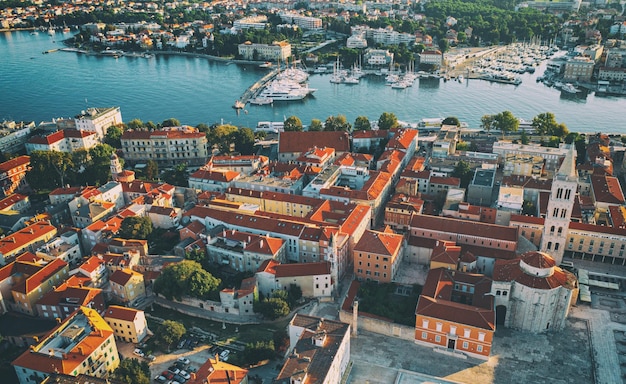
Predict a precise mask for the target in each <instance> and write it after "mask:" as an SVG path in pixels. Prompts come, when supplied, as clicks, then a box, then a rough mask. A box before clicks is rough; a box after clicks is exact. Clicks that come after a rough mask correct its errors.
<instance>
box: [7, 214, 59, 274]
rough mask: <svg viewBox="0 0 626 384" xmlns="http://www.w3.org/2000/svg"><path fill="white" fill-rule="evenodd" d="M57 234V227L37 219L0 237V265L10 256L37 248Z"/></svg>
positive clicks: (8, 259) (33, 250) (34, 250)
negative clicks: (35, 221)
mask: <svg viewBox="0 0 626 384" xmlns="http://www.w3.org/2000/svg"><path fill="white" fill-rule="evenodd" d="M56 234H57V228H56V227H55V226H54V225H51V224H50V223H48V222H46V221H39V222H37V223H35V224H31V225H29V226H27V227H26V228H23V229H20V230H19V231H17V232H14V233H12V234H10V235H8V236H5V237H3V238H2V239H0V265H5V264H6V263H7V262H8V261H10V259H11V258H13V257H15V256H17V255H19V254H21V253H23V252H26V251H30V252H36V251H37V249H38V248H39V247H40V246H41V245H43V244H45V243H46V242H47V241H49V240H50V239H52V238H53V237H54V236H56Z"/></svg>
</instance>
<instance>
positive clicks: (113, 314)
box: [104, 305, 143, 321]
mask: <svg viewBox="0 0 626 384" xmlns="http://www.w3.org/2000/svg"><path fill="white" fill-rule="evenodd" d="M139 312H143V311H140V310H138V309H133V308H127V307H122V306H119V305H111V306H109V308H107V310H106V311H105V312H104V319H105V320H107V319H119V320H123V321H135V318H137V314H138V313H139Z"/></svg>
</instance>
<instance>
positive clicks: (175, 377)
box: [174, 374, 187, 384]
mask: <svg viewBox="0 0 626 384" xmlns="http://www.w3.org/2000/svg"><path fill="white" fill-rule="evenodd" d="M174 380H175V381H178V382H179V383H180V384H185V383H186V382H187V379H185V378H184V377H182V376H181V375H180V374H178V375H174Z"/></svg>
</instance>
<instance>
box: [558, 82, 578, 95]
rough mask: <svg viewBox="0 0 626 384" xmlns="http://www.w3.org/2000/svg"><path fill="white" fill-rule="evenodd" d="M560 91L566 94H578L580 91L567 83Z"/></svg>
mask: <svg viewBox="0 0 626 384" xmlns="http://www.w3.org/2000/svg"><path fill="white" fill-rule="evenodd" d="M561 91H563V92H567V93H578V92H580V89H578V88H576V87H575V86H574V84H572V83H567V84H565V85H564V86H563V87H561Z"/></svg>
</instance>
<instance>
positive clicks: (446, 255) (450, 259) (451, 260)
mask: <svg viewBox="0 0 626 384" xmlns="http://www.w3.org/2000/svg"><path fill="white" fill-rule="evenodd" d="M460 255H461V247H459V246H458V245H456V243H454V242H453V241H438V242H437V245H435V248H433V253H432V256H431V257H430V262H431V263H432V262H433V261H434V262H437V263H445V264H453V265H454V266H455V267H456V265H457V263H458V262H459V257H460Z"/></svg>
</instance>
